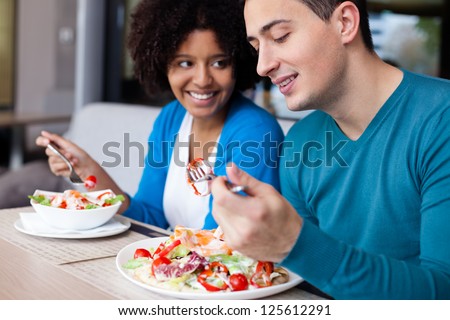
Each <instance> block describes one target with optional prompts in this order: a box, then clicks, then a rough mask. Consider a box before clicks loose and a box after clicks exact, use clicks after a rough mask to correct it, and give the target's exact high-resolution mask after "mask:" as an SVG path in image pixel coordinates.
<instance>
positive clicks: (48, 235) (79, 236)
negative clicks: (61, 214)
mask: <svg viewBox="0 0 450 320" xmlns="http://www.w3.org/2000/svg"><path fill="white" fill-rule="evenodd" d="M113 219H114V220H116V221H118V222H120V223H121V224H123V228H117V229H114V230H107V231H100V232H95V229H93V230H92V232H90V233H77V232H74V233H38V232H33V231H29V230H26V229H25V228H24V227H23V224H22V220H21V219H18V220H17V221H16V222H15V223H14V227H15V228H16V230H18V231H20V232H22V233H25V234H29V235H32V236H38V237H45V238H59V239H90V238H102V237H109V236H113V235H116V234H119V233H122V232H125V231H127V230H128V229H129V228H130V227H131V223H130V221H129V220H127V219H125V218H123V217H120V216H116V217H114V218H113Z"/></svg>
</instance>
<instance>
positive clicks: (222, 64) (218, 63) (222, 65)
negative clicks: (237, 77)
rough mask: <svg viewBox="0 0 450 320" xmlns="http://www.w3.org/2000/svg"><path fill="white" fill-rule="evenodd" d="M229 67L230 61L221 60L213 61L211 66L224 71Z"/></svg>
mask: <svg viewBox="0 0 450 320" xmlns="http://www.w3.org/2000/svg"><path fill="white" fill-rule="evenodd" d="M229 65H230V59H223V60H217V61H214V62H213V64H212V66H213V67H215V68H219V69H224V68H226V67H228V66H229Z"/></svg>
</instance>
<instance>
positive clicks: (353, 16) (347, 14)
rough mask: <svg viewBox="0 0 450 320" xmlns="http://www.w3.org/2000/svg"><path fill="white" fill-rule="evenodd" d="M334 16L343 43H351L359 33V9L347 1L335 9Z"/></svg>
mask: <svg viewBox="0 0 450 320" xmlns="http://www.w3.org/2000/svg"><path fill="white" fill-rule="evenodd" d="M333 15H335V19H336V20H335V21H336V23H337V25H338V28H339V33H340V35H341V39H342V43H343V44H348V43H351V42H352V41H353V40H354V39H355V37H356V35H357V34H358V31H359V19H360V16H359V10H358V7H357V6H356V5H355V4H354V3H353V2H350V1H345V2H342V3H341V4H340V5H339V6H338V7H337V8H336V9H335V11H334V13H333Z"/></svg>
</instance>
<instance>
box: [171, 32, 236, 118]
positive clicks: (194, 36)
mask: <svg viewBox="0 0 450 320" xmlns="http://www.w3.org/2000/svg"><path fill="white" fill-rule="evenodd" d="M167 77H168V79H169V84H170V87H171V89H172V92H173V93H174V95H175V97H176V98H177V100H178V101H179V102H180V103H181V104H182V105H183V106H184V107H185V108H186V110H187V111H188V112H189V113H190V114H192V116H193V117H195V118H210V117H214V116H215V115H217V114H220V111H223V110H225V109H224V108H225V107H226V106H227V105H228V100H229V99H230V96H231V94H232V93H233V90H234V86H235V83H236V81H235V79H234V77H233V66H232V62H231V58H230V57H229V56H228V55H226V54H225V52H224V51H223V50H222V49H221V48H220V47H219V45H218V43H217V39H216V36H215V33H214V32H213V31H210V30H195V31H193V32H192V33H191V34H189V36H188V37H187V39H186V40H185V41H184V42H183V43H181V45H180V47H179V48H178V50H177V52H176V53H175V57H174V59H173V61H172V62H171V63H170V64H169V67H168V71H167Z"/></svg>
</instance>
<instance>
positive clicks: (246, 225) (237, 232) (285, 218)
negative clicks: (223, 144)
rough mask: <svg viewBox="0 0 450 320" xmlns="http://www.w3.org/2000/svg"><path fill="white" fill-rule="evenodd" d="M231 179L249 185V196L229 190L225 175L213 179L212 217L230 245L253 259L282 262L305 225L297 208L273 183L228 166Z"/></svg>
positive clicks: (234, 166) (239, 183)
mask: <svg viewBox="0 0 450 320" xmlns="http://www.w3.org/2000/svg"><path fill="white" fill-rule="evenodd" d="M227 174H228V177H229V179H230V180H231V182H233V183H235V184H238V185H246V186H247V189H246V191H245V192H246V193H247V194H248V196H241V195H238V194H234V193H232V192H230V191H229V190H228V189H227V187H226V185H225V177H219V178H217V179H215V180H214V181H213V184H212V194H213V196H214V203H213V216H214V218H215V219H216V221H217V223H218V224H219V225H220V226H221V228H222V230H223V231H224V234H225V239H226V241H227V243H228V245H229V246H230V247H231V248H233V249H234V250H237V251H239V252H241V253H242V254H245V255H247V256H249V257H251V258H254V259H257V260H262V261H273V262H279V261H281V260H282V259H283V258H285V257H286V256H287V254H288V253H289V252H290V251H291V249H292V247H293V246H294V244H295V242H296V240H297V238H298V235H299V234H300V230H301V226H302V221H303V220H302V218H301V217H300V216H299V215H298V213H297V212H296V210H295V209H294V208H293V207H292V206H291V205H290V204H289V202H288V201H287V200H286V199H284V198H283V197H282V196H281V195H280V194H279V193H278V192H277V191H276V190H275V189H274V188H273V187H272V186H270V185H268V184H265V183H262V182H261V181H258V180H256V179H255V178H253V177H251V176H250V175H248V174H247V173H245V172H243V171H241V170H239V169H238V168H237V166H236V165H235V164H233V165H232V166H231V167H228V168H227Z"/></svg>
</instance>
